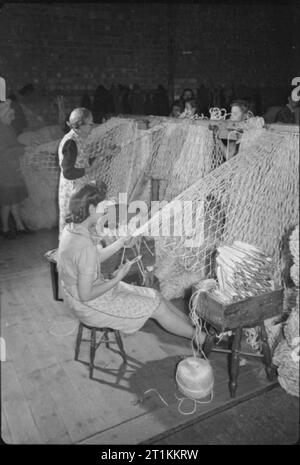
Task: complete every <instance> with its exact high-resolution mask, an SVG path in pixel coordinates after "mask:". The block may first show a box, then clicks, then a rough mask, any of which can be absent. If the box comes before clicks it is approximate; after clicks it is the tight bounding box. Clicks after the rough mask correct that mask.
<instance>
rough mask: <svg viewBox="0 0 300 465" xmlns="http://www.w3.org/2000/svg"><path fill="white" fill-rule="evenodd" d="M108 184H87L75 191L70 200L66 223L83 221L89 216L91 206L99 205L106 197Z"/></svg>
mask: <svg viewBox="0 0 300 465" xmlns="http://www.w3.org/2000/svg"><path fill="white" fill-rule="evenodd" d="M106 190H107V189H106V184H105V183H104V182H101V183H100V184H99V185H97V186H95V185H92V184H85V185H84V186H82V187H80V188H79V189H78V190H77V191H75V192H74V193H73V194H72V195H71V197H70V200H69V213H68V214H67V216H66V223H82V222H83V221H84V220H85V219H86V218H88V216H89V206H90V205H94V207H96V205H98V203H99V202H102V201H103V200H104V199H105V197H106Z"/></svg>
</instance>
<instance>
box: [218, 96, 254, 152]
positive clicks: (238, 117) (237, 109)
mask: <svg viewBox="0 0 300 465" xmlns="http://www.w3.org/2000/svg"><path fill="white" fill-rule="evenodd" d="M248 111H249V105H248V102H247V101H245V100H235V101H234V102H232V104H231V115H230V121H235V122H242V121H245V120H246V119H247V116H248ZM221 147H222V148H223V154H224V159H225V161H228V160H230V159H231V158H232V157H234V156H235V155H236V154H237V153H238V150H239V144H238V143H237V142H236V141H234V140H224V139H222V145H221Z"/></svg>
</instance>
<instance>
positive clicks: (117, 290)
mask: <svg viewBox="0 0 300 465" xmlns="http://www.w3.org/2000/svg"><path fill="white" fill-rule="evenodd" d="M58 269H59V276H60V279H61V283H62V288H63V290H64V294H65V300H66V302H67V303H68V304H69V305H70V307H71V308H72V310H73V311H74V313H75V315H76V316H77V317H78V319H79V320H80V321H82V323H85V324H87V325H90V326H98V327H110V328H113V329H117V330H120V331H122V332H124V333H133V332H135V331H138V330H139V329H140V328H141V327H142V326H143V325H144V323H145V322H146V321H147V320H148V318H150V317H151V315H152V314H153V313H154V312H155V310H156V309H157V307H158V306H159V304H160V299H161V297H160V294H159V293H158V292H157V291H156V290H154V289H150V288H147V287H138V286H134V285H131V284H126V283H124V282H122V281H121V282H119V283H118V284H116V286H114V287H113V288H112V289H110V290H109V291H107V292H105V293H104V294H103V295H101V296H100V297H97V298H96V299H92V300H89V301H87V302H81V301H80V299H79V296H78V276H79V274H91V275H92V276H93V280H94V284H100V283H101V282H104V281H105V279H104V277H103V275H102V273H101V266H100V255H99V253H98V251H97V247H96V246H95V245H94V244H93V242H92V239H91V236H90V233H89V231H88V230H87V229H86V228H84V227H83V226H81V225H80V224H79V225H78V224H77V225H75V224H70V225H67V226H66V227H65V228H64V230H63V232H62V235H61V239H60V243H59V248H58Z"/></svg>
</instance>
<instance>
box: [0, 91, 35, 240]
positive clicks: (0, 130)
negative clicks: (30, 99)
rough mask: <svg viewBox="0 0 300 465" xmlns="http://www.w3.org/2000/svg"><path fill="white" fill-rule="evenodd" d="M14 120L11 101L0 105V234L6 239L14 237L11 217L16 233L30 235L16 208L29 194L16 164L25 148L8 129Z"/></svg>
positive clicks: (11, 129) (11, 128) (11, 130)
mask: <svg viewBox="0 0 300 465" xmlns="http://www.w3.org/2000/svg"><path fill="white" fill-rule="evenodd" d="M13 118H14V111H13V110H12V109H11V108H10V101H9V100H7V101H6V102H0V163H1V169H0V205H1V222H2V234H3V236H4V237H6V238H7V239H12V238H13V237H15V232H14V231H13V230H12V229H10V227H9V216H10V214H11V215H12V217H13V219H14V221H15V225H16V232H17V234H24V233H25V234H26V233H29V232H30V231H29V229H28V228H26V226H25V224H24V222H23V221H22V218H21V215H20V211H19V205H20V203H21V202H22V201H23V200H24V199H26V198H27V197H28V192H27V188H26V185H25V183H24V180H23V178H22V174H21V168H20V161H19V157H20V156H22V155H23V154H24V148H23V146H22V145H21V144H19V143H18V141H17V137H16V134H15V132H14V129H13V127H12V126H11V123H12V121H13Z"/></svg>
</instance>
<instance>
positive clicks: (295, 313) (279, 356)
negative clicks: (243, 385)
mask: <svg viewBox="0 0 300 465" xmlns="http://www.w3.org/2000/svg"><path fill="white" fill-rule="evenodd" d="M289 246H290V252H291V254H292V257H293V265H292V267H291V270H290V273H291V277H292V279H293V281H294V284H295V289H294V292H295V294H296V303H295V306H294V308H293V309H292V311H291V312H290V315H289V317H288V319H287V320H286V323H285V324H284V327H283V333H284V339H283V340H282V341H281V342H280V343H279V344H278V346H277V347H276V349H275V353H274V356H273V363H274V364H275V365H276V366H277V367H278V381H279V383H280V385H281V386H282V387H283V388H284V389H285V390H286V391H287V392H288V393H289V394H291V395H294V396H298V397H299V348H300V345H299V342H300V338H299V225H298V226H297V227H296V228H295V229H294V231H293V233H292V234H291V236H290V241H289Z"/></svg>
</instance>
